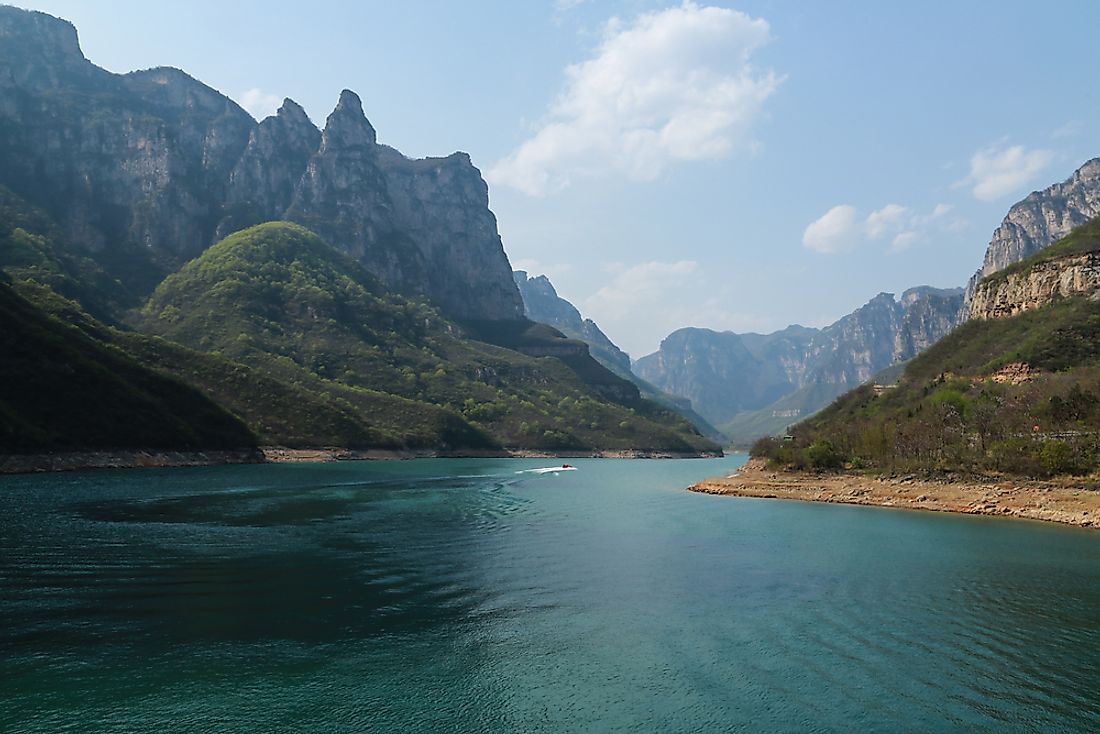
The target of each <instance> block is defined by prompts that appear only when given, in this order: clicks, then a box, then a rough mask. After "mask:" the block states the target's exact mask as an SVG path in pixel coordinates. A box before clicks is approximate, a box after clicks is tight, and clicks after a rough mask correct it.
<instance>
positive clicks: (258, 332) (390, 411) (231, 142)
mask: <svg viewBox="0 0 1100 734" xmlns="http://www.w3.org/2000/svg"><path fill="white" fill-rule="evenodd" d="M0 270H2V271H3V273H5V274H6V277H7V278H8V281H9V283H8V284H7V285H5V288H8V289H10V290H11V294H10V298H11V307H10V308H7V309H6V310H5V312H4V314H3V315H4V318H5V319H15V318H19V316H18V314H30V313H33V314H34V315H33V317H32V316H26V318H27V319H28V323H31V322H33V323H35V324H39V325H40V326H41V327H42V328H41V329H37V333H40V334H42V335H45V334H47V333H53V332H57V330H58V329H60V330H61V331H60V332H58V333H66V334H72V335H73V338H74V339H80V340H84V341H85V342H89V340H90V342H89V343H86V344H85V346H86V347H87V349H86V351H88V353H89V354H91V353H92V352H93V351H97V352H102V353H103V354H110V355H114V356H115V357H117V358H118V359H121V360H123V362H125V364H126V365H127V369H128V370H130V372H131V373H132V374H133V375H134V377H133V379H132V380H129V381H130V382H133V383H134V384H139V383H140V384H156V380H158V379H160V380H168V381H170V382H171V383H172V384H174V385H176V386H177V388H174V389H176V390H177V392H178V393H179V395H181V396H182V395H191V396H192V398H190V399H182V398H181V399H178V400H173V401H162V402H161V403H160V404H159V407H160V408H161V409H162V410H163V411H164V416H163V420H164V422H165V423H166V424H172V425H178V426H181V427H183V428H181V431H182V433H180V434H176V435H184V434H186V435H187V436H189V438H188V440H187V441H186V442H181V444H180V446H181V447H186V448H188V449H204V448H219V449H221V448H224V447H225V444H226V442H227V440H228V439H227V438H226V437H227V436H234V437H235V438H234V439H233V441H231V443H232V442H236V443H237V444H238V445H239V446H238V447H239V448H242V449H245V450H254V449H255V447H256V446H258V445H281V446H289V447H318V446H338V447H348V448H357V449H372V448H384V449H396V450H417V451H434V452H451V453H454V452H459V453H470V452H490V453H501V452H509V451H514V450H539V451H566V452H570V451H573V452H577V451H579V452H588V451H600V450H613V451H627V452H630V451H644V452H674V453H681V454H699V453H713V452H715V451H717V446H715V445H714V444H713V443H711V442H709V441H707V440H706V439H704V438H703V437H702V436H701V435H700V434H699V433H698V431H697V430H696V429H695V428H694V427H693V426H692V425H691V424H690V423H689V422H688V421H686V420H684V419H683V418H681V417H680V416H679V415H677V414H676V413H675V412H673V411H670V410H668V409H667V408H664V407H662V406H660V405H658V404H656V403H654V402H652V401H649V400H646V399H645V398H644V397H642V395H641V393H640V391H639V389H638V387H637V386H636V385H635V384H634V383H633V382H632V381H630V380H627V379H623V378H622V377H620V376H618V375H616V374H614V373H613V372H611V371H610V370H608V369H606V368H605V367H604V366H602V365H601V364H600V362H598V361H596V360H595V359H593V358H592V356H591V355H590V353H589V347H588V345H587V344H586V343H585V342H583V341H580V340H577V339H570V338H568V337H567V336H566V335H565V334H563V333H561V332H560V331H558V330H556V329H554V328H552V327H550V326H546V325H541V324H537V323H535V322H533V321H531V320H529V319H527V318H526V317H525V316H524V310H523V308H524V307H523V302H522V300H521V297H520V294H519V290H518V288H517V286H516V283H515V281H514V280H513V276H512V270H511V267H510V265H509V263H508V259H507V257H506V255H505V253H504V249H503V246H502V243H501V239H500V236H499V234H498V233H497V228H496V220H495V217H494V215H493V214H492V212H491V211H490V210H489V208H488V189H487V186H486V184H485V182H484V180H483V179H482V178H481V175H480V173H479V172H478V170H477V169H476V168H475V167H474V166H473V164H472V162H471V161H470V158H469V156H467V155H466V154H464V153H455V154H453V155H450V156H447V157H444V158H427V159H422V160H411V159H409V158H406V157H405V156H403V155H402V154H400V153H399V152H398V151H396V150H394V149H392V148H389V147H387V146H385V145H381V144H379V143H378V142H377V136H376V133H375V130H374V128H373V127H372V126H371V124H370V123H369V121H368V120H367V118H366V116H365V115H364V114H363V110H362V106H361V103H360V100H359V98H358V97H357V96H356V95H355V94H354V93H353V92H351V91H347V90H345V91H344V92H343V93H342V94H341V95H340V99H339V101H338V103H337V105H336V107H335V109H334V110H333V112H332V114H330V115H329V117H328V119H327V120H326V122H325V125H324V127H323V128H320V129H318V128H317V127H316V126H314V125H313V124H312V122H311V121H310V120H309V118H308V117H307V116H306V114H305V113H304V111H303V110H302V109H301V107H299V106H298V105H297V104H296V103H294V102H293V101H291V100H286V101H285V102H284V103H283V105H282V107H281V108H280V109H279V111H278V113H277V114H275V115H273V116H271V117H269V118H266V119H264V120H262V121H260V122H256V121H255V120H253V119H252V117H251V116H249V115H248V114H247V113H246V112H245V111H244V110H242V109H241V108H240V107H239V106H238V105H237V104H236V103H234V102H233V101H232V100H230V99H228V98H227V97H225V96H224V95H222V94H220V93H219V92H217V91H216V90H213V89H211V88H209V87H207V86H205V85H204V84H202V83H201V82H199V81H197V80H195V79H193V78H191V77H190V76H188V75H187V74H185V73H184V72H182V71H179V70H176V69H171V68H156V69H150V70H145V71H137V72H132V73H129V74H113V73H110V72H107V71H105V70H103V69H100V68H99V67H97V66H95V65H94V64H92V63H91V62H90V61H88V60H87V59H86V58H85V57H84V55H83V53H82V52H81V50H80V46H79V43H78V41H77V33H76V29H75V28H74V27H73V26H72V25H71V24H69V23H68V22H66V21H63V20H59V19H57V18H53V17H51V16H49V15H46V14H43V13H37V12H30V11H25V10H20V9H17V8H13V7H9V6H0ZM47 325H48V327H47ZM77 335H79V336H77ZM49 343H51V342H50V341H49V339H46V338H43V339H39V340H29V341H27V342H26V345H25V347H26V349H25V351H24V352H23V357H24V358H21V359H20V360H19V361H17V362H13V363H12V364H11V365H9V367H11V370H10V371H9V374H8V375H7V376H8V378H9V380H10V383H9V386H8V387H9V388H10V389H11V391H12V392H11V394H10V395H9V396H8V398H7V399H0V422H2V423H3V426H4V430H3V431H0V437H6V438H5V440H4V441H3V442H0V453H11V452H13V451H20V452H29V451H36V450H41V451H60V450H81V449H87V448H103V447H113V448H147V447H146V446H143V445H142V440H141V436H142V435H143V433H142V432H141V431H135V430H130V429H128V428H127V426H128V425H130V426H131V428H132V427H137V426H141V425H144V423H142V420H143V419H142V418H141V417H140V416H139V415H138V414H141V415H143V416H145V418H144V419H148V417H149V416H148V415H147V414H148V413H150V411H151V410H152V408H151V407H149V406H150V405H151V404H149V403H142V402H141V401H140V400H138V399H137V398H134V399H132V400H131V399H130V398H129V397H128V396H127V391H126V390H120V391H118V390H116V391H115V392H112V391H110V390H107V389H106V388H104V390H103V391H102V397H103V400H104V401H105V403H106V404H108V405H110V404H114V405H116V408H117V409H116V412H115V414H114V416H113V418H112V420H111V421H110V422H109V423H110V425H113V426H114V428H112V429H111V430H104V431H102V432H101V433H99V434H97V439H96V441H95V442H94V443H95V445H94V446H91V445H90V444H89V443H88V440H87V434H86V432H85V433H81V432H79V431H65V430H61V429H62V428H63V426H61V425H58V426H56V428H57V429H58V430H53V428H51V426H50V425H43V426H39V427H38V429H36V430H35V431H34V432H25V431H23V432H21V430H20V428H19V426H25V425H30V423H29V422H28V421H30V422H33V420H37V419H38V418H42V420H46V418H43V416H47V417H48V416H54V417H56V416H57V412H56V411H54V412H50V410H48V409H47V408H48V407H49V405H50V404H51V403H52V401H55V400H62V397H61V396H65V397H64V399H63V400H62V402H65V401H70V400H75V397H74V396H72V395H69V394H68V393H66V392H63V391H58V392H57V393H56V394H54V395H51V394H50V391H49V390H48V389H46V388H45V387H44V384H45V382H49V380H48V379H45V378H46V377H49V376H50V375H53V376H54V377H53V379H61V378H60V377H59V376H58V375H59V373H58V372H56V371H55V372H50V371H48V370H47V371H44V372H43V373H42V375H35V374H34V364H35V360H36V358H37V359H40V360H42V361H43V362H49V360H51V359H52V358H51V357H50V353H49V351H48V349H47V345H48V344H49ZM82 343H84V342H82ZM36 345H37V346H36ZM100 356H102V355H100ZM97 360H99V361H97ZM101 363H102V360H100V358H99V357H95V358H94V359H93V357H92V356H89V357H88V359H84V360H82V361H81V362H80V363H79V364H80V365H83V366H86V367H87V369H88V370H89V371H90V373H97V372H101V371H102V370H101V368H100V367H98V366H97V365H99V364H101ZM120 364H121V363H120ZM81 368H82V369H83V367H81ZM61 372H64V370H61ZM138 375H140V377H138ZM89 380H91V378H90V377H89ZM88 384H94V381H89V382H88ZM115 387H119V386H118V385H117V384H116V385H115ZM16 394H18V398H19V399H18V400H16V399H15V397H13V396H14V395H16ZM112 396H115V397H117V400H113V399H112ZM189 402H190V403H191V406H190V407H189V406H188V403H189ZM199 406H207V407H209V408H210V410H206V408H204V409H203V411H205V412H203V411H199V410H197V408H198V407H199ZM105 409H106V408H105ZM211 411H213V412H211ZM211 415H214V416H220V417H219V418H218V419H217V420H214V419H213V418H210V416H211ZM36 416H37V418H36ZM203 416H206V417H205V418H204V417H203ZM204 421H205V422H204ZM219 421H220V422H219ZM47 422H48V421H47ZM36 425H37V424H36ZM16 435H19V436H22V437H23V438H22V439H20V440H19V441H16V440H15V439H14V438H13V437H14V436H16ZM151 442H152V443H157V447H162V445H163V444H164V443H165V442H164V441H159V440H158V441H152V439H151Z"/></svg>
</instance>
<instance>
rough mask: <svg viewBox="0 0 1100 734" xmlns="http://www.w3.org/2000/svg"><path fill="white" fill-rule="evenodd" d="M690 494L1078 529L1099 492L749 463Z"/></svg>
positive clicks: (1096, 519) (1097, 523)
mask: <svg viewBox="0 0 1100 734" xmlns="http://www.w3.org/2000/svg"><path fill="white" fill-rule="evenodd" d="M688 489H690V490H691V491H693V492H703V493H705V494H726V495H733V496H736V497H765V498H774V499H790V500H804V501H808V502H840V503H844V504H850V505H877V506H880V507H899V508H904V509H909V510H932V511H936V512H964V513H967V514H971V515H997V516H1001V517H1022V518H1027V519H1030V520H1048V521H1051V522H1061V523H1066V524H1069V525H1079V526H1081V527H1094V528H1095V527H1100V491H1094V490H1086V489H1082V488H1081V487H1080V486H1075V485H1074V484H1073V482H1072V481H1049V482H1038V481H1028V482H1026V483H1023V482H1018V481H1007V480H1005V481H996V482H993V481H991V482H988V483H982V482H976V481H975V482H965V481H960V482H955V481H942V482H941V481H927V480H920V479H914V478H880V477H870V476H862V475H857V474H822V475H817V474H801V473H793V472H774V471H769V470H767V469H766V468H765V467H764V463H763V462H762V461H760V460H757V459H753V460H750V461H749V463H747V464H745V466H743V467H741V468H740V469H739V470H738V472H737V474H735V475H733V476H730V477H718V478H715V479H707V480H705V481H702V482H699V483H698V484H695V485H693V486H691V487H689V488H688Z"/></svg>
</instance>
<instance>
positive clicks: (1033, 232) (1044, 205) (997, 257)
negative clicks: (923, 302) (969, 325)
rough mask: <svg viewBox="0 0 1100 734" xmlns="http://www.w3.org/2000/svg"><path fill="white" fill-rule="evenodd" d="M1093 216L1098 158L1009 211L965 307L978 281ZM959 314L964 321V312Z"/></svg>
mask: <svg viewBox="0 0 1100 734" xmlns="http://www.w3.org/2000/svg"><path fill="white" fill-rule="evenodd" d="M1097 216H1100V158H1093V159H1092V160H1090V161H1088V162H1087V163H1085V164H1084V165H1083V166H1081V167H1080V168H1078V169H1077V170H1076V171H1074V173H1073V175H1072V176H1070V177H1069V178H1068V179H1066V180H1065V181H1063V182H1061V183H1057V184H1054V185H1053V186H1049V187H1047V188H1045V189H1043V190H1042V191H1036V192H1033V193H1032V194H1029V195H1028V196H1027V198H1025V199H1024V200H1023V201H1020V202H1018V203H1016V204H1015V205H1013V207H1012V208H1011V209H1009V211H1008V214H1007V215H1006V216H1005V218H1004V220H1003V221H1002V222H1001V225H1000V226H999V227H997V229H996V230H995V231H994V232H993V238H992V239H991V240H990V241H989V247H988V248H987V249H986V251H985V262H984V263H983V264H982V267H981V269H980V270H979V271H978V272H977V273H975V274H974V276H973V277H972V278H971V279H970V283H969V284H968V285H967V289H966V294H967V303H970V301H971V299H972V297H973V295H974V292H975V289H976V288H977V286H978V283H979V282H980V281H981V280H982V278H985V277H986V276H988V275H992V274H993V273H995V272H997V271H998V270H1003V269H1004V268H1007V267H1008V266H1009V265H1012V264H1013V263H1016V262H1019V261H1020V260H1023V259H1024V258H1026V257H1028V256H1029V255H1033V254H1035V253H1036V252H1038V251H1039V250H1041V249H1043V248H1044V247H1047V246H1049V245H1051V244H1053V243H1054V242H1055V241H1057V240H1059V239H1061V238H1062V237H1065V236H1066V235H1067V234H1069V232H1070V230H1072V229H1073V228H1074V227H1078V226H1080V225H1082V224H1084V223H1085V222H1087V221H1089V220H1090V219H1093V218H1094V217H1097ZM963 313H964V318H965V315H966V313H967V311H964V312H963Z"/></svg>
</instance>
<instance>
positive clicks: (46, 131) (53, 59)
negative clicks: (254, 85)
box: [0, 6, 522, 319]
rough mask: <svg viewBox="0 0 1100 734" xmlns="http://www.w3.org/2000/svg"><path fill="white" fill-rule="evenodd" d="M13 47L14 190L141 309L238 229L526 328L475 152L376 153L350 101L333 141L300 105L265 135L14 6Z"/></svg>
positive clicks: (334, 126)
mask: <svg viewBox="0 0 1100 734" xmlns="http://www.w3.org/2000/svg"><path fill="white" fill-rule="evenodd" d="M0 38H3V39H4V41H5V42H4V43H3V44H0V185H5V186H7V187H8V188H10V189H12V190H13V191H15V192H16V193H17V194H19V195H20V196H21V197H22V198H24V199H27V200H28V201H29V202H31V203H32V204H36V205H38V206H41V207H43V208H44V209H46V210H47V211H49V213H50V214H51V216H52V217H53V218H54V219H55V220H56V221H57V222H58V223H59V225H60V226H61V228H62V229H63V230H64V232H65V234H66V238H65V239H66V242H67V244H68V245H70V246H72V247H74V248H75V250H76V251H77V252H79V254H81V255H83V256H86V257H89V258H91V259H92V260H94V261H95V262H96V263H97V264H98V265H99V266H100V267H102V268H103V269H104V270H105V271H106V272H107V273H108V274H110V275H111V276H112V277H113V278H116V279H118V280H119V281H120V282H121V284H122V285H123V286H125V292H126V295H127V304H128V305H129V306H134V305H137V304H138V303H139V302H140V301H141V300H142V299H143V298H144V297H145V296H146V295H148V294H149V293H150V292H152V289H153V288H154V287H155V285H156V284H157V283H159V282H160V280H161V279H163V277H164V276H166V275H167V274H168V273H170V272H173V271H174V270H176V269H177V268H178V267H179V266H180V265H182V264H183V263H184V262H185V261H187V260H189V259H191V258H193V257H195V256H197V255H198V254H199V253H201V252H202V251H203V250H205V249H206V248H207V247H209V246H210V245H212V244H214V243H215V242H217V241H219V240H220V239H221V238H222V237H223V236H224V235H226V234H228V233H229V232H230V231H233V230H236V229H242V228H244V227H247V226H251V225H253V224H258V223H260V222H263V221H271V220H277V219H290V220H293V221H298V222H299V223H302V224H304V225H306V226H308V227H311V228H314V229H316V230H318V232H319V233H320V234H321V235H322V236H325V237H326V239H329V240H331V241H333V242H338V243H340V246H342V247H344V248H345V249H346V250H347V251H348V252H350V253H351V254H353V255H354V256H356V257H357V259H359V260H360V262H362V263H363V264H364V265H366V266H367V267H368V268H369V269H371V271H372V272H373V273H374V274H375V275H376V276H377V277H379V278H380V279H381V280H382V281H383V282H384V283H386V285H387V286H388V287H390V288H393V289H395V290H397V291H399V292H401V293H404V294H406V295H410V296H413V297H417V298H426V299H428V300H430V301H432V302H433V303H435V304H436V305H438V306H440V307H441V308H443V309H444V310H445V311H446V312H447V313H448V314H450V315H451V316H452V317H454V318H479V319H492V318H496V319H515V318H521V317H522V302H521V300H520V297H519V293H518V291H517V290H516V287H515V284H514V282H513V281H512V277H511V267H510V266H509V264H508V260H507V257H506V255H505V253H504V249H503V244H502V242H501V240H500V236H499V234H498V232H497V227H496V218H495V216H494V215H493V213H492V212H491V211H490V210H489V207H488V193H487V191H488V189H487V186H486V184H485V181H484V179H483V178H482V177H481V174H480V172H479V171H478V169H477V168H475V167H474V166H473V164H472V162H471V161H470V158H469V156H468V155H466V154H464V153H457V154H452V155H450V156H447V157H445V158H428V159H423V160H420V161H413V160H411V159H408V158H406V157H404V156H403V155H401V154H400V153H398V152H397V151H394V150H393V149H392V148H389V147H387V146H384V145H381V144H379V143H378V142H377V135H376V133H375V131H374V128H373V126H371V124H370V122H369V121H368V120H367V118H366V116H365V115H364V114H363V110H362V105H361V102H360V101H359V98H358V96H357V95H355V94H354V93H353V92H351V91H349V90H344V92H342V93H341V95H340V99H339V101H338V103H337V105H336V108H335V109H334V110H333V112H332V114H330V115H329V117H328V120H327V121H326V124H325V126H324V129H322V130H317V129H316V127H315V126H313V123H312V122H311V121H310V120H309V118H308V116H306V115H305V113H304V111H303V110H301V107H300V106H299V105H297V104H296V103H294V102H293V101H292V100H287V101H285V102H284V104H283V105H282V107H281V108H280V112H279V113H277V114H276V115H275V116H273V118H272V117H269V118H265V119H264V120H262V121H260V122H257V121H255V120H254V119H253V118H252V117H251V116H250V115H249V114H248V113H247V112H245V111H244V110H243V109H241V107H240V106H239V105H237V104H236V103H235V102H233V101H232V100H231V99H229V98H228V97H226V96H225V95H223V94H221V93H220V92H218V91H217V90H214V89H212V88H210V87H208V86H206V85H204V84H202V83H201V82H199V81H197V80H195V79H194V78H193V77H191V76H189V75H187V74H186V73H185V72H183V71H180V70H178V69H173V68H171V67H157V68H153V69H147V70H141V71H134V72H130V73H128V74H113V73H111V72H108V71H106V70H104V69H101V68H99V67H97V66H95V65H94V64H93V63H92V62H91V61H88V60H87V59H86V58H85V57H84V55H83V52H82V51H81V50H80V46H79V40H78V36H77V33H76V29H75V27H74V26H73V25H72V24H71V23H68V22H67V21H63V20H60V19H57V18H53V17H52V16H49V15H46V14H44V13H38V12H35V11H26V10H22V9H19V8H14V7H11V6H0ZM47 151H48V152H47Z"/></svg>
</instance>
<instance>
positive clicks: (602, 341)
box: [512, 270, 630, 373]
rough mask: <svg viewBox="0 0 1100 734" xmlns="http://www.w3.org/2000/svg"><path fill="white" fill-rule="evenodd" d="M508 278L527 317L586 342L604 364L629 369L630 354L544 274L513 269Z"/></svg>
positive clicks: (628, 370) (626, 370)
mask: <svg viewBox="0 0 1100 734" xmlns="http://www.w3.org/2000/svg"><path fill="white" fill-rule="evenodd" d="M512 277H513V278H514V279H515V281H516V287H518V288H519V294H520V297H521V298H523V312H524V314H526V316H527V318H529V319H531V320H532V321H538V322H539V323H540V324H549V325H550V326H553V327H554V328H555V329H559V330H560V331H561V332H562V333H563V334H565V335H566V336H571V337H573V338H574V339H580V340H581V341H583V342H585V343H586V344H588V347H589V349H590V350H591V352H592V356H593V357H595V358H596V359H598V360H600V361H601V362H603V363H604V364H605V365H607V366H609V367H610V366H614V367H617V368H619V369H620V370H623V371H625V372H627V373H629V372H630V355H628V354H627V353H626V352H624V351H623V350H621V349H619V348H618V347H617V346H615V344H614V343H613V342H612V341H611V340H610V339H608V338H607V335H606V334H604V333H603V332H602V331H600V327H598V326H596V322H595V321H593V320H592V319H586V318H582V317H581V313H580V311H578V310H577V308H576V306H574V305H573V304H572V303H570V302H569V301H567V300H565V299H564V298H562V297H561V296H559V295H558V292H557V291H556V290H554V286H553V284H552V283H551V282H550V279H549V278H547V277H546V276H545V275H536V276H535V277H533V278H530V277H528V276H527V273H526V272H525V271H523V270H516V271H514V272H513V273H512Z"/></svg>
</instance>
